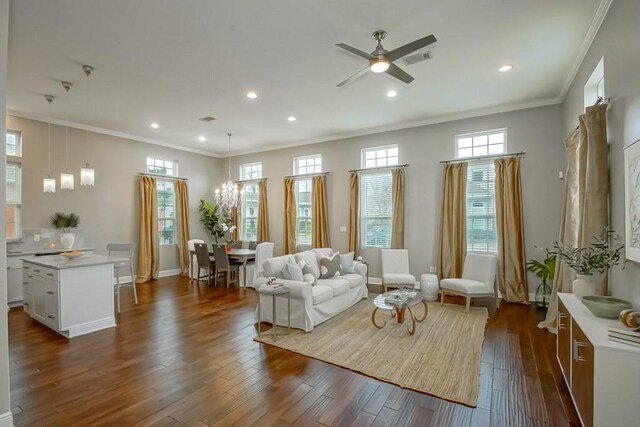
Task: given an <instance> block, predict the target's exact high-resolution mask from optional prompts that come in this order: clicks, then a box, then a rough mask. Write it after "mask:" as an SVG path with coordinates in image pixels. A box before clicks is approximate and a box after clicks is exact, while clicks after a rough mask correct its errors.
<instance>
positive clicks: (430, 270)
mask: <svg viewBox="0 0 640 427" xmlns="http://www.w3.org/2000/svg"><path fill="white" fill-rule="evenodd" d="M437 271H438V269H437V267H434V266H433V265H432V266H431V267H429V273H437Z"/></svg>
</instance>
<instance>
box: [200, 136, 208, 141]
mask: <svg viewBox="0 0 640 427" xmlns="http://www.w3.org/2000/svg"><path fill="white" fill-rule="evenodd" d="M206 140H207V138H205V137H204V136H202V135H200V136H199V137H198V141H200V142H205V141H206Z"/></svg>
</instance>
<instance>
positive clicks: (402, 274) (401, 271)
mask: <svg viewBox="0 0 640 427" xmlns="http://www.w3.org/2000/svg"><path fill="white" fill-rule="evenodd" d="M415 285H416V278H415V276H414V275H412V274H411V273H409V251H408V250H406V249H383V250H382V288H383V290H384V292H387V288H388V287H395V288H397V287H403V286H406V287H411V288H414V287H415Z"/></svg>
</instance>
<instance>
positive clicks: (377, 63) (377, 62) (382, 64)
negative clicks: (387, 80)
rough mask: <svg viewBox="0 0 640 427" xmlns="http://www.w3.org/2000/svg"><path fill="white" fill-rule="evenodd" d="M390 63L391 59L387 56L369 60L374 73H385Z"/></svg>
mask: <svg viewBox="0 0 640 427" xmlns="http://www.w3.org/2000/svg"><path fill="white" fill-rule="evenodd" d="M389 65H390V64H389V60H388V59H387V58H385V57H380V58H376V59H372V60H371V62H369V68H371V71H373V72H374V73H384V72H385V71H387V70H388V69H389Z"/></svg>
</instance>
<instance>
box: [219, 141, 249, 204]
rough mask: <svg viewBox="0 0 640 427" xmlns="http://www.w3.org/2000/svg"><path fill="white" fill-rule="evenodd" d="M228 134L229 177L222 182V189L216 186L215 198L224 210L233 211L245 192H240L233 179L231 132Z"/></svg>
mask: <svg viewBox="0 0 640 427" xmlns="http://www.w3.org/2000/svg"><path fill="white" fill-rule="evenodd" d="M227 136H228V137H229V151H228V157H229V179H228V180H227V182H225V183H223V184H222V191H220V189H219V188H216V195H215V200H216V203H217V204H218V205H220V206H221V207H222V209H223V210H226V211H231V210H232V209H233V208H235V207H237V206H238V202H239V201H240V199H241V198H242V195H243V192H239V191H238V186H237V185H236V184H234V183H233V181H231V134H230V133H228V134H227Z"/></svg>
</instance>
